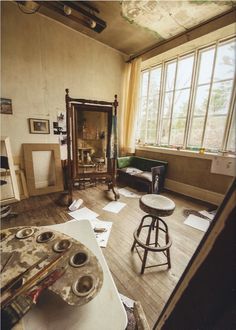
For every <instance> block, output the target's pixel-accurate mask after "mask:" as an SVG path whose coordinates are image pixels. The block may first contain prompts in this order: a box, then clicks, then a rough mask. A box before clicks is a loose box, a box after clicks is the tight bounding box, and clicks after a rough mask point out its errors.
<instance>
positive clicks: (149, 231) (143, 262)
mask: <svg viewBox="0 0 236 330" xmlns="http://www.w3.org/2000/svg"><path fill="white" fill-rule="evenodd" d="M155 221H156V219H155V218H152V222H151V223H150V225H149V228H148V235H147V239H146V245H147V246H149V244H150V239H151V232H152V230H153V227H154V226H155ZM147 255H148V249H144V255H143V261H142V268H141V274H143V273H144V270H145V266H146V261H147Z"/></svg>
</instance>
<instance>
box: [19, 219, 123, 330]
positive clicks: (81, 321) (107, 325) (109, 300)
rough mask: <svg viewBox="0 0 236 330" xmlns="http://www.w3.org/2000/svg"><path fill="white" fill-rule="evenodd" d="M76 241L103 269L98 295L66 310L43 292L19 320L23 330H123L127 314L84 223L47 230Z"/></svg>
mask: <svg viewBox="0 0 236 330" xmlns="http://www.w3.org/2000/svg"><path fill="white" fill-rule="evenodd" d="M47 227H48V228H51V229H54V230H57V231H59V232H62V233H64V234H67V235H69V236H71V237H73V238H74V239H78V240H79V241H80V242H81V243H82V244H84V245H86V246H87V247H88V248H89V249H90V250H91V251H92V252H93V253H94V254H95V255H96V257H97V258H98V260H99V262H100V264H101V266H102V269H103V275H104V279H103V285H102V288H101V291H100V292H99V293H98V295H97V296H96V297H95V298H94V299H92V300H91V301H90V302H89V303H87V304H85V305H83V306H79V307H77V306H69V305H68V304H66V303H65V302H64V301H63V300H62V299H61V298H60V297H58V296H57V295H55V294H53V293H52V292H47V291H45V293H44V294H43V295H42V296H41V297H40V299H39V302H38V304H37V305H36V306H34V307H33V308H32V309H31V310H30V311H29V312H28V314H26V315H25V316H24V318H23V320H22V321H23V328H24V329H25V330H111V329H112V330H124V329H125V328H126V325H127V314H126V312H125V309H124V306H123V304H122V302H121V300H120V296H119V293H118V291H117V288H116V286H115V283H114V281H113V278H112V276H111V273H110V270H109V268H108V266H107V263H106V260H105V258H104V256H103V254H102V251H101V249H100V247H99V246H98V244H97V241H96V238H95V235H94V233H93V230H92V227H91V225H90V222H89V221H88V220H80V221H72V222H71V223H70V222H69V223H64V224H59V225H53V226H47Z"/></svg>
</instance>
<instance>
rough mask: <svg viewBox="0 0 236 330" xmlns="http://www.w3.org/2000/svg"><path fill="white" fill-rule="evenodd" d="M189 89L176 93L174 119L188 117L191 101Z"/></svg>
mask: <svg viewBox="0 0 236 330" xmlns="http://www.w3.org/2000/svg"><path fill="white" fill-rule="evenodd" d="M189 94H190V90H189V89H184V90H181V91H176V92H175V98H174V108H173V115H172V116H173V117H186V116H187V110H188V101H189Z"/></svg>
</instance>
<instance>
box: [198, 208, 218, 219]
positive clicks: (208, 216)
mask: <svg viewBox="0 0 236 330" xmlns="http://www.w3.org/2000/svg"><path fill="white" fill-rule="evenodd" d="M199 213H201V214H202V215H205V217H207V218H209V219H210V220H213V219H214V216H215V214H211V213H209V212H207V211H205V210H203V211H199Z"/></svg>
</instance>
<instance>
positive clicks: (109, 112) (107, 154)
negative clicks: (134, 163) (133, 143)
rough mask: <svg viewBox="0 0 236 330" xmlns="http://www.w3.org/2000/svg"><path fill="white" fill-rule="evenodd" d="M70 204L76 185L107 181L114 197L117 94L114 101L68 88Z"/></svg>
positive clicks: (68, 180)
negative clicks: (81, 94)
mask: <svg viewBox="0 0 236 330" xmlns="http://www.w3.org/2000/svg"><path fill="white" fill-rule="evenodd" d="M65 100H66V120H67V141H68V142H67V182H68V185H67V186H68V204H70V203H72V199H73V188H74V187H75V186H76V187H78V188H83V189H84V188H86V187H87V186H90V185H96V184H97V183H99V182H103V183H106V184H107V186H108V190H112V191H113V193H114V197H115V200H117V199H119V197H120V196H119V192H118V190H117V189H116V158H117V145H118V143H117V131H116V128H117V107H118V101H117V95H115V100H114V102H107V101H95V100H85V99H78V98H71V97H70V96H69V90H68V89H66V97H65Z"/></svg>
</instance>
